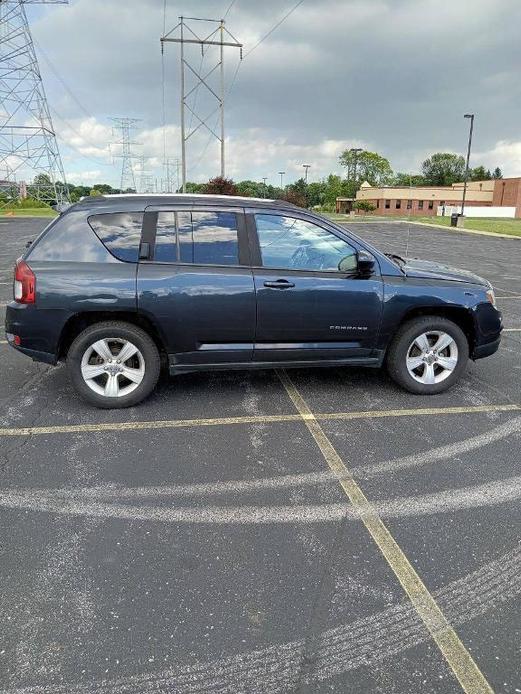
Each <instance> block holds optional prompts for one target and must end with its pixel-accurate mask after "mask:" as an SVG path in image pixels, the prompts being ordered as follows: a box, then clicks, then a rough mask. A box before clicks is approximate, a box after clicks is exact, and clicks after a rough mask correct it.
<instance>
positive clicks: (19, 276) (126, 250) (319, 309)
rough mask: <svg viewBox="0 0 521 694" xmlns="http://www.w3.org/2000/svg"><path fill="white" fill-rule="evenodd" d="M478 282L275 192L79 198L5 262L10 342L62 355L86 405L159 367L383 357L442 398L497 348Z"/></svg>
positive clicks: (134, 384)
mask: <svg viewBox="0 0 521 694" xmlns="http://www.w3.org/2000/svg"><path fill="white" fill-rule="evenodd" d="M501 329H502V325H501V314H500V313H499V311H498V310H497V308H496V303H495V298H494V292H493V290H492V287H491V285H490V284H489V282H487V281H486V280H484V279H481V278H480V277H477V276H476V275H473V274H471V273H469V272H465V271H463V270H454V269H451V268H448V267H446V266H443V265H437V264H434V263H429V262H425V261H418V260H405V259H402V258H400V257H399V256H397V255H391V254H384V253H381V252H380V251H378V250H377V249H375V248H373V247H371V246H370V245H369V244H368V243H366V242H365V241H362V240H361V239H360V238H358V237H357V236H355V235H354V234H353V233H352V232H351V231H347V230H346V229H345V228H344V227H339V226H337V225H336V224H334V223H333V222H331V221H329V220H327V219H325V218H323V217H321V216H319V215H317V214H315V213H313V212H309V211H305V210H302V209H299V208H297V207H294V206H293V205H290V204H288V203H285V202H281V201H275V200H259V199H254V198H238V197H222V196H204V195H203V196H198V195H160V196H153V195H143V196H141V195H121V196H119V195H116V196H106V197H98V198H89V199H86V200H83V201H81V202H79V203H77V204H76V205H73V206H72V207H70V208H69V209H68V210H67V211H66V212H64V213H63V214H62V215H61V216H60V217H58V218H57V219H55V220H53V221H52V222H51V224H50V225H49V226H48V227H47V228H46V229H45V230H44V231H43V232H42V234H41V235H40V236H39V237H38V239H37V240H36V241H35V242H34V243H33V244H32V245H31V246H30V248H29V249H28V250H27V251H26V253H25V255H24V256H23V258H21V259H20V260H19V261H18V262H17V264H16V267H15V277H14V301H13V302H11V303H10V304H9V305H8V307H7V315H6V332H7V339H8V341H9V343H10V344H11V345H12V346H13V347H15V348H16V349H17V350H19V351H20V352H23V353H24V354H27V355H29V356H31V357H32V358H33V359H35V360H39V361H44V362H47V363H50V364H56V363H57V362H58V361H60V360H66V361H67V364H68V367H69V372H70V377H71V380H72V382H73V384H74V386H75V387H76V390H77V391H78V393H79V394H80V395H81V396H82V397H83V398H85V400H87V401H88V402H89V403H91V404H93V405H96V406H97V407H108V408H110V407H128V406H130V405H135V404H136V403H138V402H140V401H141V400H142V399H143V398H145V397H146V396H147V395H149V393H151V391H152V390H153V389H154V387H155V385H156V383H157V380H158V378H159V374H160V365H161V360H162V359H163V360H164V361H165V363H167V364H168V370H169V372H170V374H179V373H186V372H189V371H203V370H209V369H251V368H257V369H258V368H271V367H274V366H278V367H291V366H300V367H303V366H304V367H305V366H331V367H335V366H337V367H338V366H345V365H352V366H373V367H379V366H382V365H383V364H385V365H386V366H387V369H388V371H389V373H390V375H391V376H392V378H393V379H394V380H395V381H396V382H397V383H399V384H400V385H401V386H403V387H404V388H406V389H407V390H409V391H411V392H413V393H420V394H432V393H440V392H441V391H443V390H446V389H447V388H449V387H450V386H452V385H453V384H454V383H455V382H456V381H457V380H458V378H459V377H460V376H461V374H462V373H463V371H464V369H465V366H466V363H467V360H468V358H469V356H470V357H471V358H472V359H480V358H481V357H486V356H488V355H490V354H492V353H493V352H495V351H496V350H497V348H498V346H499V341H500V333H501Z"/></svg>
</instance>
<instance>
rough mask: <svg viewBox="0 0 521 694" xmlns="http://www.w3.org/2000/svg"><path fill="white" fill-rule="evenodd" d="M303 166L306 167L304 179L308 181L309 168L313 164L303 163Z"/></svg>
mask: <svg viewBox="0 0 521 694" xmlns="http://www.w3.org/2000/svg"><path fill="white" fill-rule="evenodd" d="M302 166H303V167H304V171H305V172H306V173H305V174H304V181H305V182H306V183H307V182H308V169H310V168H311V164H302Z"/></svg>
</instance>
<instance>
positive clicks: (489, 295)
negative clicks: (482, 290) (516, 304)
mask: <svg viewBox="0 0 521 694" xmlns="http://www.w3.org/2000/svg"><path fill="white" fill-rule="evenodd" d="M487 299H488V300H489V301H490V303H491V304H492V306H494V308H496V296H495V294H494V290H493V289H489V290H488V291H487Z"/></svg>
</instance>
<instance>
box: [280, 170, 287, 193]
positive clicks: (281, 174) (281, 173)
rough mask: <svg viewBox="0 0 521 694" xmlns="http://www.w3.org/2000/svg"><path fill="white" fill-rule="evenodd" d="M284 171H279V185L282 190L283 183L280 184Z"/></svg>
mask: <svg viewBox="0 0 521 694" xmlns="http://www.w3.org/2000/svg"><path fill="white" fill-rule="evenodd" d="M285 173H286V172H285V171H279V176H280V187H281V188H282V190H284V186H283V184H282V177H283V176H284V174H285Z"/></svg>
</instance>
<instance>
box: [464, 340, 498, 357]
mask: <svg viewBox="0 0 521 694" xmlns="http://www.w3.org/2000/svg"><path fill="white" fill-rule="evenodd" d="M500 343H501V335H500V336H499V337H498V338H497V339H496V340H493V341H492V342H486V343H485V344H484V345H477V346H476V347H474V349H473V351H472V354H471V357H472V359H483V358H484V357H490V355H491V354H494V352H497V351H498V349H499V345H500Z"/></svg>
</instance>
